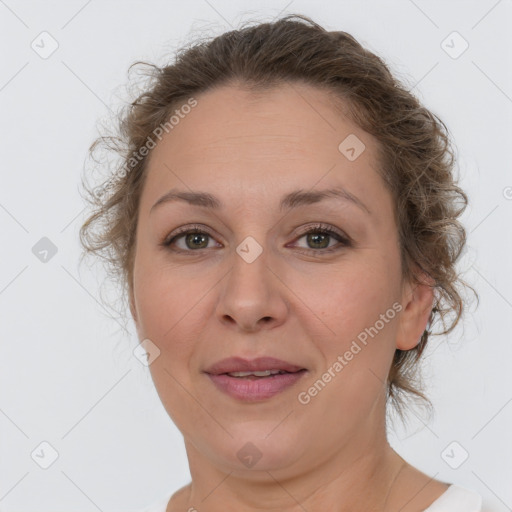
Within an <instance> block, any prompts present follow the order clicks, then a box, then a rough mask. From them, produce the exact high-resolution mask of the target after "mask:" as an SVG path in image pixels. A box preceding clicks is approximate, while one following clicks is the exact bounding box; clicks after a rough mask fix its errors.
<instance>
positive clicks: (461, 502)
mask: <svg viewBox="0 0 512 512" xmlns="http://www.w3.org/2000/svg"><path fill="white" fill-rule="evenodd" d="M173 494H174V493H173ZM171 496H172V495H169V496H168V497H167V498H165V499H164V500H161V501H159V502H158V503H157V504H155V505H153V506H152V507H149V508H145V509H144V510H141V512H165V510H166V508H167V504H168V503H169V500H170V499H171ZM423 512H482V497H481V496H480V495H479V494H477V493H476V492H474V491H471V490H469V489H466V488H465V487H460V486H458V485H454V484H452V485H450V487H448V489H447V490H446V491H445V492H444V493H443V494H442V495H441V496H439V498H437V500H436V501H434V503H432V505H430V507H428V508H427V509H425V510H424V511H423Z"/></svg>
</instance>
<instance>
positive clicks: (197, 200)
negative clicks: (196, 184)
mask: <svg viewBox="0 0 512 512" xmlns="http://www.w3.org/2000/svg"><path fill="white" fill-rule="evenodd" d="M334 198H337V199H341V200H343V201H346V202H347V203H349V204H353V205H355V206H357V207H358V208H360V209H361V210H363V211H364V212H366V213H368V214H370V215H371V212H370V210H369V209H368V207H367V206H366V205H365V204H364V203H363V202H362V201H361V200H360V199H359V198H358V197H356V196H355V195H354V194H352V193H350V192H349V191H348V190H346V189H345V188H343V187H337V188H333V189H325V190H313V191H304V190H295V191H293V192H290V193H288V194H286V195H285V196H284V197H283V198H282V199H281V202H280V204H279V208H280V211H283V210H291V209H293V208H298V207H299V206H305V205H309V204H314V203H318V202H320V201H324V200H326V199H334ZM174 201H185V202H186V203H188V204H191V205H193V206H202V207H204V208H209V209H212V210H220V209H222V208H223V204H222V202H221V201H220V199H218V198H217V197H215V196H214V195H212V194H209V193H208V192H187V191H180V190H175V189H172V190H170V191H169V192H167V193H166V194H164V195H163V196H162V197H161V198H160V199H158V201H157V202H156V203H155V204H154V205H153V206H152V207H151V210H150V211H149V213H150V214H151V213H152V212H153V211H154V210H155V209H156V208H157V207H159V206H162V205H163V204H166V203H170V202H174Z"/></svg>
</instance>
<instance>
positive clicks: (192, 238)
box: [187, 233, 208, 249]
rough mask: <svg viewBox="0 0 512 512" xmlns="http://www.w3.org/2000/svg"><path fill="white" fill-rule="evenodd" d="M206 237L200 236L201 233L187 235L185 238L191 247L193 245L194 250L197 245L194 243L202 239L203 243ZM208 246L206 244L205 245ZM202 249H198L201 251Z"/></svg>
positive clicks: (204, 235)
mask: <svg viewBox="0 0 512 512" xmlns="http://www.w3.org/2000/svg"><path fill="white" fill-rule="evenodd" d="M207 236H208V235H206V234H202V233H189V234H188V236H187V242H189V241H190V242H191V243H192V245H194V246H195V247H196V248H197V247H198V245H197V244H196V243H195V242H196V240H200V239H201V238H202V239H203V242H204V240H206V237H207ZM206 245H208V243H207V244H206ZM202 248H203V247H200V249H202Z"/></svg>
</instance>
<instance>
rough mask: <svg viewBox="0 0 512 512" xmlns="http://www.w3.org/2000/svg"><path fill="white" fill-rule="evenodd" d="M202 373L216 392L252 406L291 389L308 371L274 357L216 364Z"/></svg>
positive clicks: (239, 359)
mask: <svg viewBox="0 0 512 512" xmlns="http://www.w3.org/2000/svg"><path fill="white" fill-rule="evenodd" d="M205 373H206V374H207V376H208V377H209V378H210V381H211V382H213V384H214V385H215V387H216V389H218V390H220V391H222V392H223V393H225V394H227V395H229V396H230V397H232V398H235V399H237V400H241V401H245V402H255V401H261V400H267V399H269V398H271V397H273V396H274V395H277V394H278V393H281V392H282V391H284V390H285V389H288V388H290V387H291V386H293V385H294V384H295V383H297V382H298V381H299V380H300V379H301V378H302V377H303V376H304V374H305V373H307V370H306V369H305V368H302V367H300V366H297V365H294V364H291V363H288V362H286V361H282V360H281V359H275V358H273V357H260V358H258V359H252V360H247V359H242V358H239V357H232V358H229V359H223V360H222V361H219V362H217V363H215V364H214V365H212V366H210V367H209V368H208V369H207V370H206V371H205Z"/></svg>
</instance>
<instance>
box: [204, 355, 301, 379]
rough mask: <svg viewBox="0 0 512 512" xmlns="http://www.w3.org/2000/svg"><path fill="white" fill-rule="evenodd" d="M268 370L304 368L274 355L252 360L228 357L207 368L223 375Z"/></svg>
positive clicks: (289, 370) (294, 370) (289, 371)
mask: <svg viewBox="0 0 512 512" xmlns="http://www.w3.org/2000/svg"><path fill="white" fill-rule="evenodd" d="M266 370H277V371H281V372H286V373H295V372H298V371H300V370H304V368H303V367H301V366H297V365H294V364H291V363H288V362H286V361H282V360H281V359H276V358H274V357H259V358H257V359H250V360H249V359H243V358H241V357H230V358H228V359H222V361H218V362H217V363H215V364H214V365H212V366H210V367H209V368H208V369H207V370H205V372H206V373H209V374H210V375H221V374H223V373H233V372H264V371H266Z"/></svg>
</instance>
